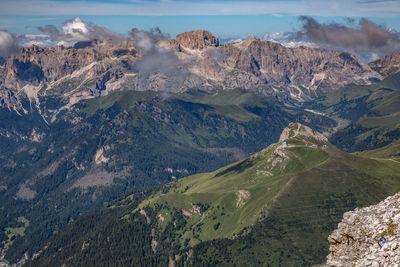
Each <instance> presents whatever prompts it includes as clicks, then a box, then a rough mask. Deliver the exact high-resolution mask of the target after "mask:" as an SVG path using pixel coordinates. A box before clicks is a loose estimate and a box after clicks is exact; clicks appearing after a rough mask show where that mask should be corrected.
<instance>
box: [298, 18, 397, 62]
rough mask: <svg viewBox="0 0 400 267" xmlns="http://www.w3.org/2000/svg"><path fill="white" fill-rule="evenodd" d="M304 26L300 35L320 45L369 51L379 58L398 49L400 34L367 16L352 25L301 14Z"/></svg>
mask: <svg viewBox="0 0 400 267" xmlns="http://www.w3.org/2000/svg"><path fill="white" fill-rule="evenodd" d="M300 20H301V21H302V22H303V29H302V31H301V32H299V35H300V36H302V37H306V39H308V40H309V41H310V42H313V43H316V44H318V45H319V46H321V47H326V48H331V49H337V50H345V51H349V52H352V53H354V54H358V55H367V54H370V55H371V57H372V58H371V59H372V60H374V59H378V58H380V57H383V56H385V55H388V54H393V53H399V52H400V36H399V34H398V33H395V32H391V31H389V30H387V29H386V28H385V27H384V26H379V25H377V24H375V23H373V22H372V21H369V20H367V19H361V20H360V21H359V23H358V25H354V24H355V21H353V20H349V24H353V25H354V27H351V26H346V25H340V24H336V23H330V24H320V23H318V22H317V21H316V20H315V19H313V18H311V17H304V16H303V17H300Z"/></svg>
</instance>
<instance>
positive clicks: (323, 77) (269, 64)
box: [222, 38, 380, 88]
mask: <svg viewBox="0 0 400 267" xmlns="http://www.w3.org/2000/svg"><path fill="white" fill-rule="evenodd" d="M222 53H223V54H224V58H225V59H226V64H227V66H229V67H231V68H236V69H240V70H242V71H245V72H247V73H251V74H253V75H255V76H257V77H260V78H261V79H263V80H264V82H265V83H268V84H272V85H276V86H284V85H294V86H303V87H307V88H308V87H314V88H317V87H318V86H319V85H320V84H321V83H324V84H326V85H331V87H333V88H337V87H340V86H343V85H344V84H346V83H350V82H352V83H356V84H365V83H368V79H369V78H371V77H378V78H379V76H380V75H379V74H378V75H377V73H375V72H374V71H372V70H371V69H370V67H369V66H368V65H366V64H364V63H362V62H360V61H359V60H358V59H357V58H356V57H354V56H353V55H351V54H349V53H345V52H337V51H329V50H321V49H315V48H309V47H298V48H288V47H284V46H282V45H280V44H278V43H275V42H270V41H262V40H259V39H256V38H251V39H249V40H246V41H244V42H242V43H234V44H227V45H224V46H223V47H222Z"/></svg>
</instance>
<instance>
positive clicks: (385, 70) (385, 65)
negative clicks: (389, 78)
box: [369, 54, 400, 74]
mask: <svg viewBox="0 0 400 267" xmlns="http://www.w3.org/2000/svg"><path fill="white" fill-rule="evenodd" d="M369 66H370V67H371V68H372V69H374V70H376V71H378V72H380V73H382V74H390V73H391V72H393V71H395V72H396V71H398V70H399V69H400V54H393V55H389V56H386V57H384V58H382V59H379V60H377V61H373V62H371V63H369Z"/></svg>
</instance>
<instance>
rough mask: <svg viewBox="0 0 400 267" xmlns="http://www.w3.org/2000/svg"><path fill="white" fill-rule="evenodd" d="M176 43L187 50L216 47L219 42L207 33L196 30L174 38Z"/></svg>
mask: <svg viewBox="0 0 400 267" xmlns="http://www.w3.org/2000/svg"><path fill="white" fill-rule="evenodd" d="M176 40H177V41H178V43H179V44H180V45H181V46H183V47H186V48H189V49H200V50H202V49H205V48H207V47H218V46H219V40H218V38H217V37H215V36H214V35H212V34H211V33H210V32H208V31H204V30H196V31H190V32H184V33H181V34H178V35H177V36H176Z"/></svg>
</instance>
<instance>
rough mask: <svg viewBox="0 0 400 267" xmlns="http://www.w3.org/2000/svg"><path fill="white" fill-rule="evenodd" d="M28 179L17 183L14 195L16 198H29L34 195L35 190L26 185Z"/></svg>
mask: <svg viewBox="0 0 400 267" xmlns="http://www.w3.org/2000/svg"><path fill="white" fill-rule="evenodd" d="M28 185H29V181H26V182H25V183H23V184H20V185H19V188H18V191H17V193H16V195H15V197H16V198H17V199H23V200H31V199H33V198H34V197H35V196H36V192H35V191H34V190H32V189H30V188H29V187H28Z"/></svg>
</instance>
